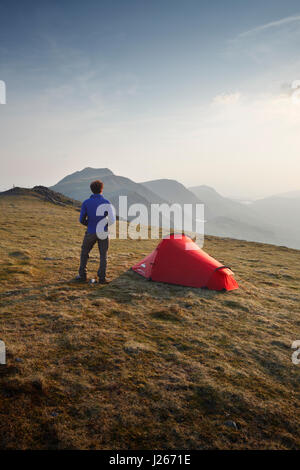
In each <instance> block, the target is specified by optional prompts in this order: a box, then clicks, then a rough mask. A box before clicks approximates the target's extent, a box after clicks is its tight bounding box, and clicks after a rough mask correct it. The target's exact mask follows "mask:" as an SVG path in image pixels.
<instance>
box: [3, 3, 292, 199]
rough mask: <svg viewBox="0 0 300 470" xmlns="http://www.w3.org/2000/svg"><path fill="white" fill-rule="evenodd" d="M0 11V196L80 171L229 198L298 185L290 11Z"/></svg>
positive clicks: (216, 7)
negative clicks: (0, 94) (174, 183)
mask: <svg viewBox="0 0 300 470" xmlns="http://www.w3.org/2000/svg"><path fill="white" fill-rule="evenodd" d="M0 14H1V29H0V80H4V81H5V83H6V88H7V97H6V98H7V104H5V105H2V104H0V142H1V146H0V159H1V160H0V161H1V171H0V190H5V189H8V188H10V187H11V186H12V185H13V184H15V185H18V186H25V187H29V186H33V185H36V184H43V185H46V186H50V185H52V184H55V183H56V182H57V181H58V180H59V179H61V178H62V177H64V176H66V175H67V174H69V173H71V172H74V171H77V170H81V169H82V168H84V167H87V166H90V167H96V168H102V167H108V168H110V169H111V170H112V171H113V172H114V173H116V174H120V175H124V176H127V177H129V178H132V179H133V180H135V181H137V182H139V181H145V180H150V179H156V178H174V179H177V180H178V181H180V182H182V183H183V184H185V185H186V186H195V185H200V184H206V185H210V186H213V187H214V188H215V189H216V190H217V191H219V192H220V193H221V194H223V195H225V196H226V195H228V196H237V197H245V198H256V197H263V196H268V195H271V194H275V193H281V192H286V191H292V190H297V189H298V190H299V189H300V185H299V174H300V138H299V136H300V92H299V91H298V92H297V89H296V87H297V86H299V85H300V56H299V50H300V4H299V2H297V1H295V0H293V1H291V0H287V1H285V2H282V1H281V0H280V1H279V0H278V1H277V0H267V1H264V2H263V5H262V4H261V2H260V1H257V0H254V1H252V2H245V1H240V0H228V1H227V2H224V0H215V1H214V2H211V3H210V4H209V3H208V2H206V1H205V2H204V1H203V2H201V1H199V0H186V1H185V2H182V1H181V0H153V1H151V2H150V1H146V0H139V1H138V0H128V1H126V2H124V1H122V0H114V1H108V0H105V1H92V0H87V1H85V2H77V1H74V0H73V1H67V0H65V1H62V2H58V1H53V0H52V1H43V0H42V1H27V2H23V4H22V3H21V2H13V1H6V0H4V1H2V2H1V8H0ZM297 81H298V82H297ZM293 86H294V88H292V87H293Z"/></svg>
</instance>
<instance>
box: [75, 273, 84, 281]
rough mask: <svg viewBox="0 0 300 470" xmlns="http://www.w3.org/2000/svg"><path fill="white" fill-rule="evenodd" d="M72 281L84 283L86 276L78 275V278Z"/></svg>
mask: <svg viewBox="0 0 300 470" xmlns="http://www.w3.org/2000/svg"><path fill="white" fill-rule="evenodd" d="M74 281H76V282H86V276H84V277H82V276H80V275H79V274H78V276H76V277H75V279H74Z"/></svg>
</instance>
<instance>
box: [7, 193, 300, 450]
mask: <svg viewBox="0 0 300 470" xmlns="http://www.w3.org/2000/svg"><path fill="white" fill-rule="evenodd" d="M0 206H1V224H0V245H1V246H0V249H1V251H0V281H1V284H0V301H1V310H0V339H1V340H4V341H5V343H6V346H7V360H8V364H7V367H5V368H3V367H2V368H1V371H2V374H1V376H0V418H1V419H0V447H1V448H5V449H11V448H17V449H28V448H30V449H57V448H58V449H75V448H76V449H77V448H78V449H155V448H156V449H158V448H160V449H162V448H169V449H171V448H172V449H176V448H178V449H207V448H218V449H246V448H247V449H249V448H251V449H294V448H299V444H300V429H299V424H300V415H299V406H300V392H299V373H300V366H296V365H293V364H292V362H291V354H292V350H291V343H292V341H294V340H296V339H300V309H299V300H300V295H299V286H300V253H299V251H295V250H291V249H287V248H283V247H275V246H270V245H264V244H259V243H247V242H243V241H237V240H229V239H218V238H214V237H207V238H206V241H205V246H204V249H205V250H206V251H208V252H209V253H210V254H211V255H212V256H214V257H216V258H217V259H219V260H220V261H221V262H224V263H225V264H229V265H230V266H232V268H233V269H234V271H235V274H236V278H237V280H238V282H239V284H240V289H239V290H237V291H233V292H229V293H217V292H212V291H206V290H200V289H192V288H183V287H178V286H172V285H164V284H158V283H153V282H148V281H146V280H145V279H143V278H142V277H139V276H138V275H137V274H135V273H133V272H132V271H129V268H130V267H131V266H132V265H133V264H134V262H136V261H138V260H140V259H141V258H142V257H143V256H144V255H146V254H147V253H149V252H150V251H152V249H153V248H154V247H155V246H156V244H157V241H155V240H154V241H151V240H149V241H130V240H122V241H118V240H116V241H112V243H111V249H110V255H109V273H108V274H109V276H110V277H111V278H112V279H113V280H112V282H111V284H109V285H107V286H99V285H98V286H97V285H96V286H91V285H88V284H83V285H75V284H74V283H72V282H70V280H71V279H72V277H74V276H75V274H76V271H77V268H78V258H79V251H80V245H81V240H82V236H83V231H84V229H83V228H81V227H80V226H79V224H78V222H77V219H78V212H76V210H75V209H73V208H66V207H60V206H55V205H53V204H51V203H48V202H42V201H40V200H39V199H37V198H31V197H30V196H28V197H27V196H24V197H16V196H11V197H9V196H7V197H1V198H0ZM97 255H98V254H97V251H96V248H95V251H94V253H93V255H92V257H91V259H90V263H89V267H90V273H91V275H94V274H96V270H97V262H98V256H97ZM228 420H232V421H234V422H235V423H236V424H237V429H234V428H233V427H230V426H228V425H226V424H225V423H226V421H228Z"/></svg>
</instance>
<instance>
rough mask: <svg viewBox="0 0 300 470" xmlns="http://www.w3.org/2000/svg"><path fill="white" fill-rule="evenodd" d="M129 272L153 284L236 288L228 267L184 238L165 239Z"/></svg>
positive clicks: (187, 238)
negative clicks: (154, 282) (133, 272)
mask: <svg viewBox="0 0 300 470" xmlns="http://www.w3.org/2000/svg"><path fill="white" fill-rule="evenodd" d="M132 269H133V271H135V272H137V273H138V274H140V275H141V276H144V277H145V278H147V279H150V280H152V281H158V282H167V283H169V284H178V285H181V286H189V287H201V288H207V289H212V290H234V289H238V284H237V282H236V280H235V279H234V277H233V272H232V271H231V270H230V268H228V267H227V266H224V265H222V264H221V263H219V261H217V260H215V259H214V258H212V257H211V256H209V255H208V254H207V253H205V251H203V250H201V249H200V248H199V247H198V246H197V245H196V243H194V242H193V240H192V239H191V238H189V237H187V236H186V235H182V236H181V237H180V238H176V236H175V235H174V234H172V235H170V236H168V237H167V238H164V239H163V240H162V241H161V242H160V243H159V245H158V246H157V247H156V249H155V250H154V251H153V252H152V253H151V254H149V255H148V256H146V258H144V259H143V260H142V261H140V262H139V263H137V264H136V265H135V266H133V267H132Z"/></svg>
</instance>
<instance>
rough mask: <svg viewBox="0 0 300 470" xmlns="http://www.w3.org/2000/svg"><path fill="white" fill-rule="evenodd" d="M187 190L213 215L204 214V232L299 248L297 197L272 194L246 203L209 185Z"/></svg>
mask: <svg viewBox="0 0 300 470" xmlns="http://www.w3.org/2000/svg"><path fill="white" fill-rule="evenodd" d="M190 190H191V191H193V192H194V193H195V195H196V196H198V197H199V199H201V200H202V201H203V202H204V203H205V207H210V209H211V213H213V214H214V216H213V217H211V218H209V217H207V219H208V221H207V223H206V225H205V230H206V233H208V234H211V235H218V236H227V237H234V238H239V239H244V240H249V241H260V242H264V243H274V244H278V245H287V246H290V247H292V248H297V249H299V248H300V218H299V216H298V217H297V216H296V214H300V198H299V199H296V198H294V199H292V198H291V196H290V197H289V198H288V197H275V196H274V197H271V198H267V199H262V200H259V201H256V202H254V203H252V204H249V205H248V204H247V205H246V204H241V203H239V202H237V201H233V200H231V199H230V198H225V197H223V196H221V195H220V194H219V193H217V191H215V190H214V189H213V188H210V187H209V186H205V185H202V186H195V187H192V188H190ZM291 194H294V193H291ZM279 214H281V216H280V217H279Z"/></svg>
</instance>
